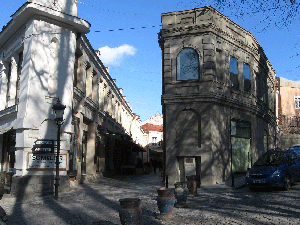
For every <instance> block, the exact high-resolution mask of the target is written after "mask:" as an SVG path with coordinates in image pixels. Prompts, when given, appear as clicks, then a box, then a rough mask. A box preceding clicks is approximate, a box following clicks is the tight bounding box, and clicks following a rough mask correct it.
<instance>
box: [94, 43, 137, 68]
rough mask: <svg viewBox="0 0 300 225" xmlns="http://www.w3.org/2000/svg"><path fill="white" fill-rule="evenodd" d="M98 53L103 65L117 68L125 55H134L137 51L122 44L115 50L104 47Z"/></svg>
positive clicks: (130, 46)
mask: <svg viewBox="0 0 300 225" xmlns="http://www.w3.org/2000/svg"><path fill="white" fill-rule="evenodd" d="M99 51H100V59H101V60H102V62H103V64H104V65H112V66H119V65H120V64H121V62H122V60H123V59H124V57H125V56H126V55H135V53H136V51H137V50H136V48H135V47H133V46H132V45H127V44H124V45H121V46H119V47H115V48H110V47H108V46H104V47H101V48H99Z"/></svg>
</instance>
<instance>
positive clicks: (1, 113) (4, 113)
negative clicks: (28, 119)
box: [0, 105, 18, 118]
mask: <svg viewBox="0 0 300 225" xmlns="http://www.w3.org/2000/svg"><path fill="white" fill-rule="evenodd" d="M16 112H18V106H17V105H13V106H11V107H8V108H6V109H3V110H1V111H0V118H1V117H5V116H8V115H10V114H13V113H16Z"/></svg>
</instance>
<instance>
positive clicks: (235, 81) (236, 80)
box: [230, 56, 239, 90]
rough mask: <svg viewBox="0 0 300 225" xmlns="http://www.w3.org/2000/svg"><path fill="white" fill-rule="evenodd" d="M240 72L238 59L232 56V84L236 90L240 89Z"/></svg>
mask: <svg viewBox="0 0 300 225" xmlns="http://www.w3.org/2000/svg"><path fill="white" fill-rule="evenodd" d="M238 74H239V73H238V61H237V59H236V58H234V57H232V56H230V85H231V87H232V88H233V89H235V90H239V75H238Z"/></svg>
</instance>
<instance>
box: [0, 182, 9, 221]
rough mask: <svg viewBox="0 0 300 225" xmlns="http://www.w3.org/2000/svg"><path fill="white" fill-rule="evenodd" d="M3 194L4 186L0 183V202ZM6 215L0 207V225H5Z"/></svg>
mask: <svg viewBox="0 0 300 225" xmlns="http://www.w3.org/2000/svg"><path fill="white" fill-rule="evenodd" d="M4 193H5V189H4V185H3V184H2V183H0V200H1V199H2V198H3V195H4ZM6 221H7V215H6V212H5V210H4V209H3V208H2V207H1V206H0V224H6Z"/></svg>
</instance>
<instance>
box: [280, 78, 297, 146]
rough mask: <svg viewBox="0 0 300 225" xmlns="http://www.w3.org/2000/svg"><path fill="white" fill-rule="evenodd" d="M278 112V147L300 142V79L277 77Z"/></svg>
mask: <svg viewBox="0 0 300 225" xmlns="http://www.w3.org/2000/svg"><path fill="white" fill-rule="evenodd" d="M276 114H277V115H276V116H277V118H278V131H277V135H276V137H277V139H278V147H280V148H289V147H290V146H292V145H295V144H300V81H292V80H288V79H286V78H283V77H278V78H277V83H276Z"/></svg>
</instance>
